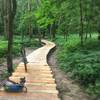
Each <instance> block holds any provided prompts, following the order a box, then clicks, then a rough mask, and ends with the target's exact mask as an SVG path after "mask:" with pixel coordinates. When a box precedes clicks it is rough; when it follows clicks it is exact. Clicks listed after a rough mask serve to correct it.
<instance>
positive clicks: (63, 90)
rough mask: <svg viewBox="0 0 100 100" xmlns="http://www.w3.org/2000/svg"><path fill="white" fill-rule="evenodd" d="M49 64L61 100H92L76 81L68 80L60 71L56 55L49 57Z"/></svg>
mask: <svg viewBox="0 0 100 100" xmlns="http://www.w3.org/2000/svg"><path fill="white" fill-rule="evenodd" d="M48 63H49V65H50V66H51V68H52V71H53V74H54V77H55V79H56V83H57V89H58V90H59V97H60V98H61V100H92V98H90V97H89V95H88V94H86V93H85V92H84V91H83V90H82V89H81V88H80V86H79V85H78V84H77V83H76V82H75V81H73V80H71V79H70V78H68V77H67V75H66V74H65V73H64V72H63V71H61V70H60V69H59V67H58V65H57V61H56V58H55V56H54V55H51V56H50V57H49V60H48Z"/></svg>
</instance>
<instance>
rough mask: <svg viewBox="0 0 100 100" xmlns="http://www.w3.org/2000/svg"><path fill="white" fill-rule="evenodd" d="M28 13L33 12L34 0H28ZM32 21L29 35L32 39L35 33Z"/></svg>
mask: <svg viewBox="0 0 100 100" xmlns="http://www.w3.org/2000/svg"><path fill="white" fill-rule="evenodd" d="M28 11H29V12H31V11H32V0H28ZM31 23H32V22H31V19H30V22H29V26H28V27H29V28H28V33H29V37H30V38H32V33H33V28H32V24H31Z"/></svg>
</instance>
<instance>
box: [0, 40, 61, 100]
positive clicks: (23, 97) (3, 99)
mask: <svg viewBox="0 0 100 100" xmlns="http://www.w3.org/2000/svg"><path fill="white" fill-rule="evenodd" d="M42 42H43V43H45V45H44V46H43V47H41V48H39V49H37V50H35V51H34V52H32V53H31V54H30V55H28V56H27V59H28V62H29V63H28V64H27V66H28V67H27V68H28V72H27V73H26V72H25V70H24V64H23V63H22V62H21V63H20V64H19V65H18V67H17V68H16V70H15V72H14V73H13V74H12V76H11V77H9V78H10V79H11V80H13V81H15V82H19V79H20V77H24V76H25V77H26V84H25V85H26V87H27V88H28V92H27V93H24V92H23V93H6V92H3V91H2V92H0V100H60V99H59V98H58V90H57V89H56V83H55V79H54V78H53V74H52V71H51V68H50V66H49V65H48V64H47V55H48V53H49V51H50V50H51V49H52V48H54V47H55V44H54V43H52V42H49V41H46V40H42Z"/></svg>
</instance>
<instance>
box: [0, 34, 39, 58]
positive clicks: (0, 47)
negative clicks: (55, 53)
mask: <svg viewBox="0 0 100 100" xmlns="http://www.w3.org/2000/svg"><path fill="white" fill-rule="evenodd" d="M13 40H14V41H13V55H14V56H19V55H20V51H21V46H22V43H23V44H24V46H25V47H31V48H33V49H36V48H38V47H39V43H38V41H37V40H35V39H31V40H30V39H29V38H25V39H24V40H23V42H22V40H21V37H20V36H14V39H13ZM6 55H7V40H5V39H4V38H3V37H0V58H3V57H6Z"/></svg>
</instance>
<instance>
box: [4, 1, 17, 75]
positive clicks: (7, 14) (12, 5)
mask: <svg viewBox="0 0 100 100" xmlns="http://www.w3.org/2000/svg"><path fill="white" fill-rule="evenodd" d="M3 5H4V6H3V7H4V15H3V16H4V22H5V24H4V25H5V27H6V34H7V36H8V52H7V68H8V72H9V73H10V74H11V73H12V72H13V61H12V49H13V21H14V17H15V14H16V6H17V4H16V0H4V2H3Z"/></svg>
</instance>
